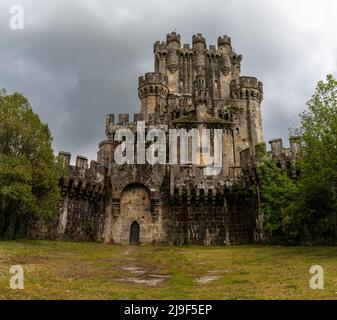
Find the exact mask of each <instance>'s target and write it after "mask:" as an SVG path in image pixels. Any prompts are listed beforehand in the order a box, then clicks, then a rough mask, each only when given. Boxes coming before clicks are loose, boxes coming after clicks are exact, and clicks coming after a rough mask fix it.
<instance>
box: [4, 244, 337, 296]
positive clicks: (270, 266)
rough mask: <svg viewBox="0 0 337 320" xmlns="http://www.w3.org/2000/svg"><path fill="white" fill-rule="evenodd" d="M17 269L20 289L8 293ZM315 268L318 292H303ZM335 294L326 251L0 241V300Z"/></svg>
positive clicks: (336, 272)
mask: <svg viewBox="0 0 337 320" xmlns="http://www.w3.org/2000/svg"><path fill="white" fill-rule="evenodd" d="M17 264H19V265H21V266H22V267H23V268H24V271H25V289H24V290H12V289H10V288H9V278H10V277H11V276H12V275H11V274H9V268H10V266H12V265H17ZM315 264H318V265H321V266H323V268H324V272H325V273H324V277H325V289H324V290H312V289H310V288H309V279H310V277H311V275H310V274H309V268H310V266H312V265H315ZM336 291H337V253H336V248H330V247H281V246H260V245H250V246H233V247H199V246H186V247H173V246H168V245H167V246H164V245H157V246H144V247H127V246H113V245H107V244H98V243H70V242H56V241H54V242H53V241H20V242H0V299H336V297H337V294H336Z"/></svg>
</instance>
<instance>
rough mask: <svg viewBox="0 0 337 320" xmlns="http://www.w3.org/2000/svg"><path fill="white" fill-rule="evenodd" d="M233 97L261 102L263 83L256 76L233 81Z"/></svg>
mask: <svg viewBox="0 0 337 320" xmlns="http://www.w3.org/2000/svg"><path fill="white" fill-rule="evenodd" d="M231 97H232V98H233V99H251V100H256V101H258V102H259V103H261V102H262V100H263V84H262V82H261V81H258V80H257V79H256V78H255V77H240V79H239V81H236V80H235V79H234V80H232V82H231Z"/></svg>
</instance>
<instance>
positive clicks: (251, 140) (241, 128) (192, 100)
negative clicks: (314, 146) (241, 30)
mask: <svg viewBox="0 0 337 320" xmlns="http://www.w3.org/2000/svg"><path fill="white" fill-rule="evenodd" d="M241 59H242V57H241V55H238V54H236V53H235V52H234V50H233V49H232V46H231V40H230V38H229V37H227V36H222V37H219V38H218V45H217V47H216V46H214V45H210V46H209V47H207V45H206V41H205V39H204V38H203V36H202V35H201V34H197V35H194V36H193V41H192V46H190V45H188V44H183V45H182V46H181V43H180V35H179V34H176V33H175V32H172V33H171V34H168V35H167V39H166V42H156V43H155V45H154V60H155V72H151V73H147V74H145V76H142V77H140V78H139V87H138V94H139V98H140V113H138V114H135V115H134V117H133V121H130V119H129V115H128V114H120V115H118V119H115V116H114V115H113V114H109V115H108V116H107V118H106V126H105V132H106V140H104V141H102V142H101V143H100V145H99V151H98V156H97V162H95V161H92V162H91V164H90V168H88V161H87V159H86V158H83V157H77V160H76V166H74V167H72V166H71V167H70V175H69V178H67V179H61V180H60V187H61V192H62V195H63V198H62V201H61V203H60V207H59V210H60V216H59V223H58V227H57V232H56V233H57V237H58V238H61V239H69V240H70V239H71V240H96V241H105V242H111V243H122V244H129V243H130V242H133V243H134V241H136V242H137V241H138V238H137V237H139V242H140V243H153V242H172V243H176V244H187V243H196V244H205V245H208V244H239V243H251V242H254V241H255V238H256V230H255V225H256V218H257V217H256V211H257V210H256V202H255V199H254V197H253V195H252V194H251V192H250V188H249V187H250V183H251V181H250V174H249V166H250V164H251V162H252V161H253V160H254V157H255V153H256V151H255V150H256V146H258V145H260V144H261V143H263V131H262V119H261V102H262V99H263V86H262V83H261V82H259V81H258V80H257V79H256V78H253V77H244V76H241V75H240V65H241ZM115 120H117V122H115ZM139 120H142V121H145V123H146V126H147V128H151V127H160V128H162V129H163V130H164V131H165V132H166V135H167V134H168V130H169V129H170V128H187V129H188V128H197V129H199V130H201V129H203V128H210V129H222V130H223V131H222V155H223V164H222V170H221V172H220V174H219V175H208V174H207V170H208V169H209V168H207V167H206V166H205V165H204V164H203V163H202V162H201V163H200V165H197V164H192V163H191V164H184V165H180V164H156V165H150V164H132V165H122V166H121V165H118V164H117V163H116V162H115V160H114V156H113V155H114V151H115V149H116V147H117V146H118V145H119V144H120V142H116V141H114V134H115V132H116V130H118V129H119V128H128V129H130V130H131V131H132V132H136V126H137V121H139ZM211 145H212V144H211ZM272 148H273V153H275V154H276V153H277V152H278V151H277V150H279V148H281V149H280V150H279V154H284V150H283V149H282V146H281V147H280V146H279V145H278V144H277V143H276V142H273V143H272ZM292 148H295V144H294V145H293V147H292ZM136 149H137V148H136ZM60 156H61V157H62V158H63V159H64V164H65V166H69V164H70V154H68V153H64V152H61V153H60ZM286 157H287V156H286V155H285V156H284V159H286ZM284 161H286V160H284ZM132 237H136V238H137V239H136V240H135V239H131V238H132ZM132 240H134V241H132Z"/></svg>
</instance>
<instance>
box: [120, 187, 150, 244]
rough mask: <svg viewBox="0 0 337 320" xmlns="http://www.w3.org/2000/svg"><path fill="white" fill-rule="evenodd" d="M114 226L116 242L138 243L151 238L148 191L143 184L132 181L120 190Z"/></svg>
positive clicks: (146, 241) (148, 240) (145, 241)
mask: <svg viewBox="0 0 337 320" xmlns="http://www.w3.org/2000/svg"><path fill="white" fill-rule="evenodd" d="M115 228H116V231H115V241H116V242H118V243H122V244H130V245H139V244H140V243H149V242H151V241H152V240H153V238H152V237H153V221H152V217H151V198H150V192H149V190H148V188H146V187H145V186H144V185H143V184H141V183H133V184H130V185H128V186H126V187H125V188H124V190H123V191H122V194H121V200H120V215H119V217H118V220H117V221H116V224H115Z"/></svg>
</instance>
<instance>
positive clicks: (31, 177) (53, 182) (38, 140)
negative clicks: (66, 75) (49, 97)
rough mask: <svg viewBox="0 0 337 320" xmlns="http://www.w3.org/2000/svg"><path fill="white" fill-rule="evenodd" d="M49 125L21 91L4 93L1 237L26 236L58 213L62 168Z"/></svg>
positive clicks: (0, 101)
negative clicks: (40, 221)
mask: <svg viewBox="0 0 337 320" xmlns="http://www.w3.org/2000/svg"><path fill="white" fill-rule="evenodd" d="M51 141H52V137H51V134H50V131H49V129H48V126H47V125H45V124H42V123H41V121H40V119H39V117H38V115H37V114H35V113H34V112H33V110H32V108H31V106H30V104H29V102H28V100H27V99H26V98H25V97H24V96H22V95H21V94H18V93H14V94H11V95H8V94H7V93H6V91H4V90H2V91H1V94H0V237H1V238H5V239H6V238H16V237H26V236H27V234H28V230H29V226H30V225H31V224H32V223H33V222H34V219H36V218H50V217H52V216H53V215H54V214H55V207H56V206H55V204H56V203H57V200H58V196H59V190H58V187H57V177H58V170H57V167H58V166H57V165H56V161H55V158H54V155H53V151H52V148H51Z"/></svg>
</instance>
